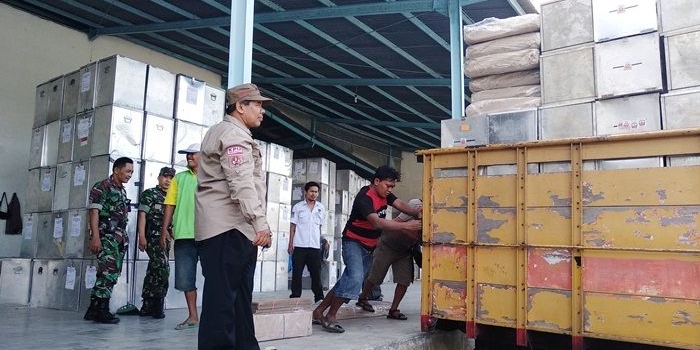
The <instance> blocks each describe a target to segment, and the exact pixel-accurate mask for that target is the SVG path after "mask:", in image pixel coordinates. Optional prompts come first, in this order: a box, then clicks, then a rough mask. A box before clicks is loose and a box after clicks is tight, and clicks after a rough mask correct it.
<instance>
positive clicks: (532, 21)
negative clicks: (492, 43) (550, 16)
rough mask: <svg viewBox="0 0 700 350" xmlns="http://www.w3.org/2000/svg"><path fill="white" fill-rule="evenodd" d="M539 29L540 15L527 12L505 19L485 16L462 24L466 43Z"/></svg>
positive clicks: (475, 42) (537, 30)
mask: <svg viewBox="0 0 700 350" xmlns="http://www.w3.org/2000/svg"><path fill="white" fill-rule="evenodd" d="M539 31H540V15H539V14H536V13H535V14H528V15H522V16H515V17H510V18H505V19H498V18H493V17H490V18H486V19H484V20H482V21H480V22H477V23H474V24H470V25H467V26H464V42H465V43H467V44H468V45H473V44H477V43H481V42H484V41H488V40H493V39H499V38H505V37H508V36H513V35H518V34H523V33H532V32H539Z"/></svg>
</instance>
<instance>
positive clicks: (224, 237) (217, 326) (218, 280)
mask: <svg viewBox="0 0 700 350" xmlns="http://www.w3.org/2000/svg"><path fill="white" fill-rule="evenodd" d="M257 252H258V248H257V247H256V246H254V245H253V244H252V243H251V242H250V240H249V239H248V238H246V237H245V236H244V235H243V234H242V233H241V232H240V231H238V230H236V229H233V230H230V231H226V232H224V233H222V234H220V235H217V236H215V237H212V238H209V239H206V240H203V241H200V242H199V255H200V260H201V264H202V274H203V275H204V292H203V294H202V315H201V317H200V322H199V340H198V343H199V349H200V350H205V349H235V350H260V346H258V340H257V339H256V338H255V327H254V326H253V310H252V308H251V303H252V302H253V273H254V272H255V259H256V255H257Z"/></svg>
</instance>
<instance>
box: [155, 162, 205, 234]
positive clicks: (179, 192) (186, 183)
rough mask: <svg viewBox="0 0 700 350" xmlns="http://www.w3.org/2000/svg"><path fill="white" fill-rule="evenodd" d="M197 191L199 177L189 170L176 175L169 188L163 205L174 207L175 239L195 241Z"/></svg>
mask: <svg viewBox="0 0 700 350" xmlns="http://www.w3.org/2000/svg"><path fill="white" fill-rule="evenodd" d="M196 191H197V175H195V173H194V172H193V171H192V170H191V169H187V170H184V171H181V172H179V173H177V174H175V177H173V180H172V181H171V182H170V187H168V193H167V194H166V195H165V200H164V201H163V204H167V205H174V206H175V210H174V211H173V237H174V238H175V239H193V238H194V233H195V228H194V211H195V209H194V196H195V192H196Z"/></svg>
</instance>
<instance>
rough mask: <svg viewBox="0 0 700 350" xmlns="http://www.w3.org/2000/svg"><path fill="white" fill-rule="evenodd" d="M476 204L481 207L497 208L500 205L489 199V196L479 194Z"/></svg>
mask: <svg viewBox="0 0 700 350" xmlns="http://www.w3.org/2000/svg"><path fill="white" fill-rule="evenodd" d="M476 205H477V206H479V207H481V208H498V207H500V206H501V205H500V204H499V203H496V202H494V201H493V200H491V196H479V198H478V199H477V200H476Z"/></svg>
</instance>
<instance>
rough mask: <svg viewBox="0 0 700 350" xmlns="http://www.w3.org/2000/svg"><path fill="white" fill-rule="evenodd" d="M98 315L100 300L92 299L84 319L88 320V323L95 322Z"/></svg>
mask: <svg viewBox="0 0 700 350" xmlns="http://www.w3.org/2000/svg"><path fill="white" fill-rule="evenodd" d="M98 313H99V300H98V298H95V297H91V298H90V306H89V307H88V309H87V311H86V312H85V316H83V319H84V320H88V321H94V320H95V319H96V318H97V314H98Z"/></svg>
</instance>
